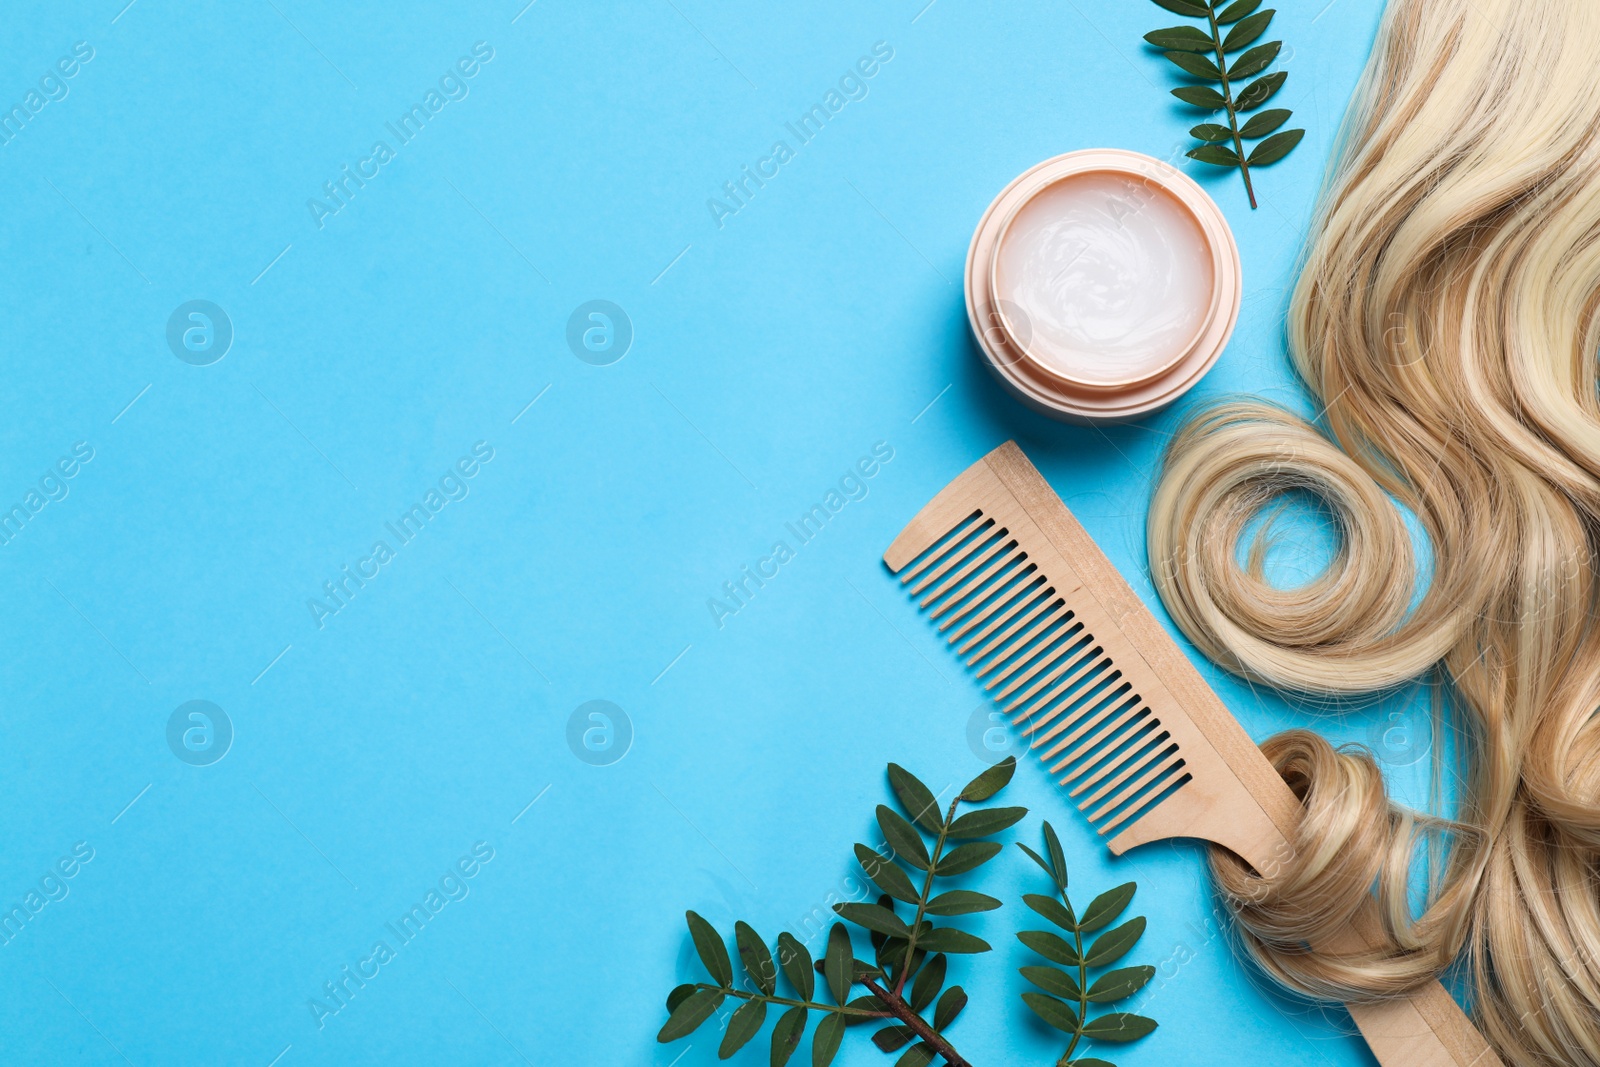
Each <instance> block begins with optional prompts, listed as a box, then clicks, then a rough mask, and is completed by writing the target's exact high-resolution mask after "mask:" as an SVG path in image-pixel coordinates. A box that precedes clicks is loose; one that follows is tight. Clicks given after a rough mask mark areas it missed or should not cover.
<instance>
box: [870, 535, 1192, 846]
mask: <svg viewBox="0 0 1600 1067" xmlns="http://www.w3.org/2000/svg"><path fill="white" fill-rule="evenodd" d="M1062 577H1066V576H1062ZM1052 578H1053V576H1052V575H1048V574H1046V573H1044V571H1042V570H1041V569H1040V566H1039V564H1038V563H1037V562H1036V561H1035V560H1033V559H1032V558H1031V557H1030V554H1029V552H1028V551H1027V550H1026V549H1025V548H1023V547H1022V544H1021V542H1020V540H1019V538H1018V537H1016V536H1014V535H1013V533H1012V531H1011V530H1010V529H1009V527H1008V526H1007V524H1006V523H1005V522H1003V521H1000V520H999V519H998V518H997V517H996V516H994V515H991V514H989V513H987V512H986V511H985V509H983V508H981V507H978V508H974V509H972V510H971V511H969V512H967V513H966V514H964V515H962V516H961V517H960V518H959V519H958V520H957V521H956V522H955V524H954V525H953V526H951V527H950V528H949V529H948V530H947V531H946V532H945V533H944V535H943V536H941V537H936V538H935V539H934V541H933V543H932V544H931V545H929V546H928V547H927V548H926V549H925V550H924V551H923V552H921V553H920V554H918V555H917V556H916V557H915V558H914V559H913V560H912V561H911V562H910V564H909V565H908V566H906V567H905V569H904V570H903V572H902V574H901V579H900V580H901V582H902V584H904V585H906V586H907V587H908V588H909V592H910V594H911V595H912V597H914V598H916V599H917V601H918V606H919V607H920V608H921V609H922V610H924V611H926V612H927V613H928V617H929V619H930V620H932V621H933V622H935V623H937V624H938V626H939V629H940V631H941V632H944V633H946V634H947V637H946V642H947V643H948V644H950V645H951V646H955V647H956V652H957V654H958V655H959V656H962V657H964V659H965V662H966V665H967V666H968V667H969V668H971V669H972V671H973V673H974V674H975V675H976V677H977V678H978V680H979V681H981V682H982V683H983V684H984V688H985V689H987V690H988V691H989V694H990V697H991V699H993V701H994V702H995V705H996V706H997V707H998V708H999V709H1000V710H1001V712H1002V713H1004V714H1006V715H1008V716H1011V720H1010V721H1011V724H1012V725H1013V726H1016V727H1019V728H1021V730H1022V733H1023V736H1024V737H1026V738H1027V739H1028V741H1029V747H1030V748H1031V749H1032V750H1033V752H1034V753H1035V755H1037V756H1038V757H1039V759H1040V760H1041V761H1043V763H1044V765H1045V767H1046V768H1047V769H1048V770H1049V772H1050V775H1051V777H1052V778H1054V779H1056V781H1057V783H1058V784H1059V785H1060V786H1061V788H1062V789H1063V790H1064V791H1065V793H1066V795H1067V796H1068V798H1069V799H1071V800H1072V801H1073V802H1074V803H1075V804H1076V806H1077V808H1078V810H1079V811H1081V812H1083V814H1084V817H1085V818H1087V819H1088V821H1089V824H1090V825H1091V826H1093V827H1094V829H1095V830H1096V831H1097V832H1098V833H1100V834H1101V835H1108V834H1114V833H1116V832H1118V831H1120V830H1123V829H1126V828H1127V827H1128V826H1130V825H1131V824H1133V823H1134V822H1136V821H1138V819H1140V818H1141V817H1142V816H1144V815H1145V814H1147V813H1148V812H1150V811H1151V810H1152V809H1154V808H1155V807H1157V806H1158V805H1160V804H1162V803H1164V802H1165V801H1166V800H1167V799H1168V798H1170V797H1171V796H1173V794H1175V793H1176V792H1177V791H1178V790H1180V789H1182V788H1183V786H1184V785H1186V784H1187V783H1188V782H1190V781H1191V780H1192V776H1191V775H1190V774H1189V773H1188V771H1187V770H1186V767H1187V763H1186V761H1185V760H1184V758H1183V754H1182V752H1180V750H1179V747H1178V744H1177V742H1176V741H1175V740H1174V739H1173V737H1172V734H1171V732H1170V731H1168V730H1167V729H1166V727H1164V726H1163V725H1162V722H1161V719H1160V717H1159V716H1157V714H1156V713H1155V712H1154V711H1153V710H1151V708H1150V706H1149V704H1148V703H1146V702H1145V700H1144V698H1143V697H1142V696H1141V695H1140V693H1138V692H1137V691H1135V688H1134V686H1133V683H1132V682H1130V681H1128V680H1127V679H1126V678H1124V676H1123V672H1122V671H1121V670H1119V669H1118V667H1117V665H1116V664H1115V663H1114V662H1112V660H1111V657H1110V656H1109V655H1107V654H1106V652H1105V648H1104V647H1103V645H1102V643H1101V641H1100V640H1099V639H1097V637H1096V635H1095V633H1094V632H1093V631H1092V630H1091V629H1090V628H1089V626H1088V624H1087V622H1086V620H1085V619H1084V618H1082V617H1081V616H1080V615H1079V613H1078V612H1075V611H1074V610H1073V609H1072V607H1071V605H1070V603H1069V601H1070V600H1072V599H1073V593H1076V594H1077V596H1080V597H1081V596H1085V595H1086V594H1085V593H1084V592H1083V591H1082V590H1081V588H1080V589H1076V590H1073V591H1072V592H1069V593H1067V594H1065V595H1062V594H1060V593H1058V586H1059V583H1058V582H1056V581H1053V580H1052ZM1068 588H1069V589H1070V588H1071V587H1070V586H1069V587H1068ZM1113 625H1114V624H1113Z"/></svg>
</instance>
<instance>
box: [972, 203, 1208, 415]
mask: <svg viewBox="0 0 1600 1067" xmlns="http://www.w3.org/2000/svg"><path fill="white" fill-rule="evenodd" d="M1214 284H1215V279H1214V276H1213V270H1212V263H1211V249H1210V246H1209V245H1208V244H1207V242H1206V239H1205V234H1204V232H1203V231H1202V230H1201V229H1200V224H1199V223H1198V222H1197V221H1196V220H1195V218H1194V216H1193V215H1191V214H1190V213H1189V211H1188V210H1187V209H1186V208H1184V207H1183V205H1182V204H1180V203H1179V202H1178V201H1177V200H1176V199H1174V198H1173V197H1172V196H1171V195H1170V194H1169V193H1167V192H1166V191H1165V190H1164V189H1162V188H1160V187H1158V186H1156V185H1154V184H1152V183H1147V182H1143V181H1140V180H1137V179H1133V178H1128V177H1124V176H1121V175H1118V174H1113V173H1109V172H1089V173H1085V174H1077V175H1072V176H1070V177H1066V178H1063V179H1062V180H1060V181H1057V182H1055V183H1053V184H1051V185H1048V186H1046V187H1045V188H1044V189H1042V190H1040V191H1039V192H1038V193H1036V194H1035V195H1034V196H1033V197H1032V198H1031V199H1030V200H1028V202H1027V203H1025V204H1023V205H1022V207H1021V208H1020V209H1018V211H1017V213H1016V216H1015V217H1014V218H1013V219H1012V221H1011V225H1010V226H1009V228H1008V229H1007V231H1006V233H1005V235H1004V237H1003V238H1002V239H1001V244H1000V248H999V250H998V252H997V254H996V257H995V271H994V287H995V296H996V298H997V300H998V302H999V303H1000V306H1001V307H1002V308H1004V309H1005V313H1006V315H1007V316H1008V319H1010V320H1011V321H1010V323H1009V329H1010V330H1011V332H1012V335H1013V336H1016V337H1018V338H1019V339H1023V340H1024V344H1023V347H1024V349H1025V350H1026V352H1027V354H1028V356H1029V357H1030V358H1032V359H1033V360H1035V361H1037V362H1038V363H1040V364H1041V365H1042V366H1043V367H1044V369H1045V370H1047V371H1050V372H1052V373H1055V374H1058V375H1060V376H1062V377H1064V378H1067V379H1069V380H1072V381H1077V382H1082V383H1085V384H1088V385H1100V386H1114V385H1117V384H1120V383H1125V382H1132V381H1141V380H1144V379H1147V378H1149V377H1151V376H1153V375H1156V374H1159V373H1160V372H1161V371H1162V370H1163V369H1164V368H1166V367H1168V366H1170V365H1171V364H1172V363H1173V362H1174V361H1175V360H1178V359H1179V358H1181V357H1182V356H1183V355H1184V353H1185V352H1187V351H1188V350H1189V348H1190V347H1191V346H1192V345H1193V344H1194V343H1195V341H1196V338H1197V336H1198V334H1199V332H1200V330H1201V328H1202V326H1203V325H1204V324H1205V322H1206V319H1207V313H1208V310H1209V308H1210V305H1211V301H1212V290H1213V287H1214Z"/></svg>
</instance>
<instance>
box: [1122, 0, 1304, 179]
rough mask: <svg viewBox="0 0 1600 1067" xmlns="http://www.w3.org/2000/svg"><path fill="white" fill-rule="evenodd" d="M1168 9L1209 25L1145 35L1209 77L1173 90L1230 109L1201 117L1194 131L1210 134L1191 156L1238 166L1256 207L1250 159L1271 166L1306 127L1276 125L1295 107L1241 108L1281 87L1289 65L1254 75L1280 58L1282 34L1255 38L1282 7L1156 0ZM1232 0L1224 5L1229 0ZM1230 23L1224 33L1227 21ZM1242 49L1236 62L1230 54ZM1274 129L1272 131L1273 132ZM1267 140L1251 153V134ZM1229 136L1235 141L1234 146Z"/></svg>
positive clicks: (1248, 0) (1245, 1)
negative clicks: (1221, 115) (1215, 118)
mask: <svg viewBox="0 0 1600 1067" xmlns="http://www.w3.org/2000/svg"><path fill="white" fill-rule="evenodd" d="M1155 2H1156V3H1157V4H1160V5H1161V6H1162V7H1164V8H1166V9H1167V10H1168V11H1172V12H1176V13H1177V14H1179V15H1188V16H1190V17H1192V18H1199V19H1205V20H1206V22H1207V24H1208V26H1209V29H1210V32H1209V33H1208V32H1206V31H1205V30H1201V29H1198V28H1196V27H1194V26H1188V25H1184V26H1172V27H1170V28H1168V29H1164V30H1152V31H1151V32H1150V33H1147V34H1145V35H1144V39H1145V40H1146V41H1148V42H1150V43H1151V44H1153V45H1155V46H1156V47H1157V48H1160V49H1162V51H1163V53H1164V54H1165V55H1166V57H1167V59H1168V60H1170V61H1171V62H1172V63H1173V65H1174V66H1176V67H1178V68H1179V69H1180V70H1182V71H1184V72H1185V73H1187V74H1192V75H1194V76H1195V77H1196V78H1200V79H1202V80H1204V81H1206V82H1210V83H1211V84H1212V85H1215V86H1217V87H1218V88H1212V87H1211V85H1183V86H1179V87H1178V88H1176V89H1174V90H1172V95H1173V96H1175V97H1177V98H1178V99H1179V100H1182V101H1183V102H1184V103H1186V104H1192V105H1193V106H1195V107H1199V108H1204V109H1205V110H1207V111H1211V112H1225V113H1226V114H1227V116H1228V124H1227V125H1226V126H1223V125H1222V124H1220V123H1217V122H1202V123H1201V124H1200V125H1198V126H1196V127H1194V128H1193V129H1192V130H1190V131H1189V132H1190V133H1191V134H1193V135H1194V136H1195V137H1197V138H1199V139H1200V140H1201V141H1203V142H1205V143H1204V144H1202V145H1200V146H1199V147H1197V148H1193V149H1190V150H1189V153H1188V155H1189V158H1190V159H1196V160H1199V161H1200V162H1201V163H1210V164H1212V165H1214V166H1218V167H1235V168H1237V169H1238V171H1239V173H1240V174H1241V175H1242V176H1243V177H1244V188H1245V192H1246V193H1247V194H1249V197H1250V207H1251V208H1252V209H1254V208H1255V207H1256V191H1255V186H1254V185H1253V184H1252V183H1251V181H1250V168H1251V167H1265V166H1267V165H1268V164H1271V163H1276V162H1277V161H1278V160H1280V159H1282V158H1283V157H1284V156H1286V155H1288V154H1289V152H1290V151H1291V150H1292V149H1293V148H1294V146H1295V145H1297V144H1299V143H1300V139H1301V138H1302V137H1304V136H1305V134H1306V131H1305V130H1283V131H1280V132H1277V133H1274V132H1273V131H1274V130H1277V129H1278V127H1280V126H1282V125H1283V124H1284V123H1285V122H1287V121H1289V117H1290V115H1291V114H1293V112H1291V111H1289V110H1288V109H1287V108H1270V109H1268V110H1266V111H1262V112H1260V113H1259V114H1256V115H1253V116H1251V117H1250V118H1249V119H1248V120H1247V121H1246V122H1245V123H1244V125H1242V126H1241V125H1240V124H1239V116H1240V115H1242V114H1245V113H1246V112H1250V111H1254V110H1255V109H1256V108H1258V107H1260V106H1261V105H1262V104H1264V103H1266V102H1267V101H1268V100H1269V99H1270V98H1271V97H1272V96H1273V95H1274V94H1276V93H1277V91H1278V90H1279V89H1281V88H1283V83H1284V82H1285V81H1287V80H1288V78H1289V72H1288V71H1285V70H1280V71H1275V72H1273V73H1271V74H1267V75H1265V76H1263V77H1259V78H1256V80H1255V81H1252V82H1249V84H1245V82H1246V79H1249V78H1254V77H1255V76H1256V75H1258V74H1260V73H1261V72H1262V71H1264V70H1266V69H1267V67H1268V66H1270V65H1271V64H1272V61H1273V60H1275V59H1277V58H1278V51H1279V49H1281V48H1282V47H1283V42H1282V41H1270V42H1268V43H1266V44H1256V42H1257V41H1258V40H1260V38H1261V35H1262V34H1264V33H1266V32H1267V24H1268V23H1270V22H1271V21H1272V16H1273V15H1275V14H1277V12H1276V11H1274V10H1273V9H1272V8H1268V9H1267V10H1265V11H1258V10H1256V9H1257V8H1259V7H1260V6H1261V0H1233V2H1231V3H1226V0H1155ZM1224 3H1226V6H1223V4H1224ZM1225 26H1226V27H1232V28H1231V29H1229V30H1228V31H1227V34H1226V35H1224V34H1223V27H1225ZM1241 51H1242V52H1243V54H1242V55H1238V56H1236V57H1235V58H1233V59H1232V61H1231V62H1230V60H1229V57H1230V56H1234V55H1235V53H1239V52H1241ZM1268 134H1271V136H1268ZM1260 138H1266V139H1265V140H1261V141H1260V143H1259V144H1257V145H1256V146H1255V147H1254V148H1253V149H1251V150H1250V151H1249V152H1248V153H1246V152H1245V142H1246V141H1255V140H1258V139H1260ZM1229 144H1231V145H1232V147H1231V148H1230V147H1229Z"/></svg>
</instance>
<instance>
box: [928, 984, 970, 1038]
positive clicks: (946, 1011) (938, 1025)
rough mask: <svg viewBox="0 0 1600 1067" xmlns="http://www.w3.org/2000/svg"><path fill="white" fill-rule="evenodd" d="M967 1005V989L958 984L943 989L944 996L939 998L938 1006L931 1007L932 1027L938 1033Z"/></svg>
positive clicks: (953, 1020) (954, 1019)
mask: <svg viewBox="0 0 1600 1067" xmlns="http://www.w3.org/2000/svg"><path fill="white" fill-rule="evenodd" d="M966 1006H967V991H966V990H964V989H962V988H961V987H960V986H958V985H953V986H951V987H950V988H949V989H946V990H945V991H944V996H942V997H940V998H939V1005H938V1007H936V1008H934V1009H933V1028H934V1029H935V1030H938V1031H939V1032H940V1033H943V1032H944V1029H945V1027H947V1026H949V1025H950V1024H951V1023H953V1022H955V1021H956V1016H957V1015H960V1014H961V1009H962V1008H964V1007H966Z"/></svg>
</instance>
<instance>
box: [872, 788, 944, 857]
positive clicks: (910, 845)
mask: <svg viewBox="0 0 1600 1067" xmlns="http://www.w3.org/2000/svg"><path fill="white" fill-rule="evenodd" d="M878 829H880V830H882V831H883V839H884V840H885V841H887V842H888V844H889V847H890V848H892V849H894V852H895V855H897V856H899V857H900V858H901V859H903V860H905V861H906V862H907V863H909V864H911V866H913V867H915V868H916V869H917V870H919V871H925V870H927V869H928V864H929V863H930V862H932V861H931V860H929V858H928V846H927V845H925V844H923V843H922V835H921V834H919V833H917V830H916V827H914V826H912V825H911V824H910V823H908V822H906V820H905V816H903V815H901V814H900V813H899V812H898V811H895V810H894V809H893V808H891V807H889V806H888V805H886V804H879V805H878Z"/></svg>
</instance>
